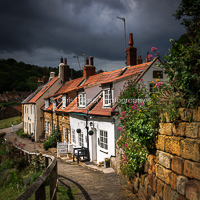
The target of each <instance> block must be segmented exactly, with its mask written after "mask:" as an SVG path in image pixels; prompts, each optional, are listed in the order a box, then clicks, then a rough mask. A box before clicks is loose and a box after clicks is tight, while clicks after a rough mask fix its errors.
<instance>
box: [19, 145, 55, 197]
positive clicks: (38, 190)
mask: <svg viewBox="0 0 200 200" xmlns="http://www.w3.org/2000/svg"><path fill="white" fill-rule="evenodd" d="M16 148H17V149H18V153H19V154H20V155H21V154H22V155H24V156H25V157H26V160H27V161H29V162H31V158H32V156H34V155H37V156H38V155H41V154H39V153H30V152H28V151H26V150H24V149H21V148H19V147H16ZM41 156H42V157H45V168H46V169H45V171H44V172H43V173H42V174H41V175H40V176H39V177H38V178H37V179H36V181H35V182H34V183H33V184H32V185H31V186H30V187H29V188H28V189H27V190H26V191H25V192H24V193H22V194H21V195H20V196H19V197H18V198H16V200H27V199H29V198H30V197H31V196H33V195H34V194H35V199H36V200H45V199H46V194H45V180H46V179H47V178H48V177H49V186H50V199H51V200H56V199H57V197H56V192H57V183H58V181H57V160H56V158H55V157H54V156H50V155H46V154H42V155H41ZM49 159H51V163H49Z"/></svg>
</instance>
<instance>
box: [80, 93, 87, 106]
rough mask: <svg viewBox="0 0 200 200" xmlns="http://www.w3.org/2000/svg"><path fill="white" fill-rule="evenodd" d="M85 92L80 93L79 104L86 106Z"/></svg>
mask: <svg viewBox="0 0 200 200" xmlns="http://www.w3.org/2000/svg"><path fill="white" fill-rule="evenodd" d="M85 104H86V102H85V93H82V94H79V106H80V107H85Z"/></svg>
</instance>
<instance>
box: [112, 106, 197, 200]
mask: <svg viewBox="0 0 200 200" xmlns="http://www.w3.org/2000/svg"><path fill="white" fill-rule="evenodd" d="M179 111H180V115H181V120H180V121H178V122H177V123H175V124H174V123H171V122H170V121H169V120H168V118H167V116H166V122H165V123H160V130H159V134H158V140H157V143H156V153H155V154H154V155H153V154H151V155H149V156H148V158H147V162H146V164H145V168H144V173H143V174H140V175H137V176H135V177H134V178H132V179H131V180H128V187H129V189H131V190H132V191H133V192H134V193H136V194H137V195H138V197H139V199H145V200H146V199H151V200H158V199H159V200H160V199H163V200H171V199H173V200H184V199H188V200H200V107H199V108H198V109H196V110H188V111H187V112H186V110H185V109H182V108H181V109H179ZM116 152H118V153H117V154H116V158H115V162H113V167H114V168H115V170H116V171H117V172H118V173H119V168H118V167H117V166H119V164H120V163H119V158H120V156H121V155H120V153H122V150H119V149H118V150H116ZM117 162H118V163H117ZM117 168H118V169H117Z"/></svg>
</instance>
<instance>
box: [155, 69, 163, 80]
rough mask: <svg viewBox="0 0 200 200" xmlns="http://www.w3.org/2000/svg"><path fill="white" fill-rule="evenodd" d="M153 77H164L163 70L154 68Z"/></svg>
mask: <svg viewBox="0 0 200 200" xmlns="http://www.w3.org/2000/svg"><path fill="white" fill-rule="evenodd" d="M153 78H160V79H162V78H163V71H158V70H154V71H153Z"/></svg>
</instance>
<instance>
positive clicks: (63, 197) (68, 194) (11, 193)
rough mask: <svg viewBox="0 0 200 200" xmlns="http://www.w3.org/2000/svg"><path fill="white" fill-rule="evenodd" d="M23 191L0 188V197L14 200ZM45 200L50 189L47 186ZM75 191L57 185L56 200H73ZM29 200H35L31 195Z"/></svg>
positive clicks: (48, 196)
mask: <svg viewBox="0 0 200 200" xmlns="http://www.w3.org/2000/svg"><path fill="white" fill-rule="evenodd" d="M24 191H25V190H24V189H21V190H17V188H14V187H6V188H3V187H2V188H0V197H1V200H8V199H9V200H14V199H16V198H17V197H18V196H20V195H21V194H22V193H23V192H24ZM45 192H46V199H47V200H48V199H50V189H49V186H46V187H45ZM75 193H76V190H70V189H69V188H65V187H64V186H61V185H59V186H58V190H57V200H70V199H75V197H74V195H75ZM29 200H35V195H33V196H32V197H31V198H30V199H29Z"/></svg>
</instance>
